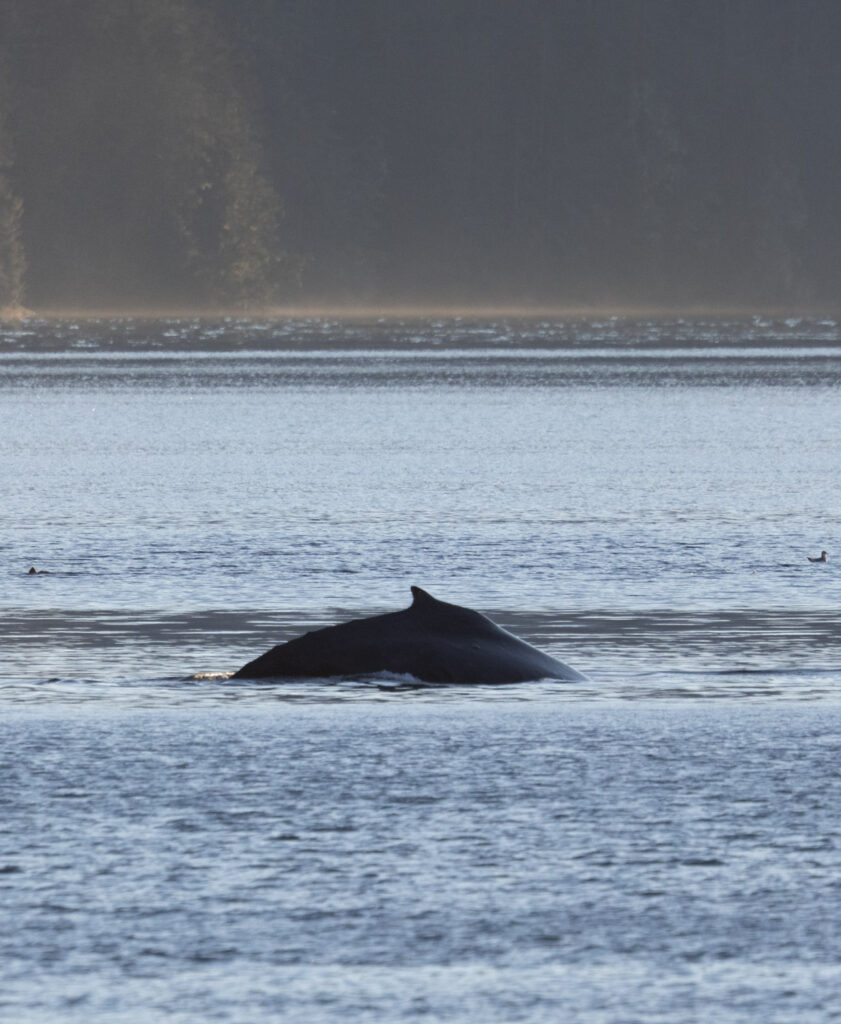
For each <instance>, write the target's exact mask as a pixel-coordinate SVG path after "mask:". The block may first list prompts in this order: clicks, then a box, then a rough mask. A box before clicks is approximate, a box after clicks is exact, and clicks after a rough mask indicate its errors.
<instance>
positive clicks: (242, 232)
mask: <svg viewBox="0 0 841 1024" xmlns="http://www.w3.org/2000/svg"><path fill="white" fill-rule="evenodd" d="M839 44H841V7H839V5H838V4H837V3H835V2H834V0H780V2H776V3H773V4H769V3H767V0H708V2H705V3H689V2H677V3H675V2H673V0H625V2H616V0H591V2H587V3H584V2H579V0H526V2H524V3H518V4H511V3H509V2H506V0H446V2H444V0H423V2H419V0H410V2H406V3H399V4H398V3H394V2H392V0H355V2H351V3H347V2H337V0H307V2H303V0H289V2H285V3H273V2H270V0H246V2H239V0H122V2H120V3H114V2H112V0H76V2H73V3H62V2H46V0H35V2H32V0H2V2H0V56H2V63H0V308H2V307H4V306H5V307H11V308H14V307H17V306H21V305H24V306H29V307H30V308H34V309H38V310H46V309H61V308H77V309H78V308H95V307H109V308H111V309H114V308H124V307H131V308H134V309H136V308H143V307H146V308H152V307H154V308H158V309H160V308H169V309H172V308H180V309H186V308H189V309H208V308H222V307H226V308H227V307H243V306H249V307H251V308H255V307H258V306H264V305H266V304H272V303H280V304H293V305H317V304H319V303H332V304H339V305H349V304H351V305H353V304H360V303H361V304H366V305H377V304H386V305H393V304H396V303H421V304H435V305H441V304H443V305H452V304H453V303H466V304H491V305H495V306H505V305H509V306H524V305H529V304H532V303H534V304H539V305H544V306H555V307H559V306H605V305H610V306H614V307H616V306H632V307H636V308H640V307H645V308H650V307H669V308H676V307H681V306H687V305H691V306H695V307H704V306H706V307H716V308H722V307H769V306H773V307H776V308H781V307H784V306H798V307H803V308H805V307H809V306H814V307H821V308H824V307H832V306H834V305H835V304H836V302H837V294H838V289H839V284H841V265H839V258H838V246H837V238H838V237H839V229H840V228H841V190H839V189H838V187H837V173H836V170H837V167H838V163H839V156H841V104H839V103H838V97H839V95H841V88H839V87H841V64H839V62H838V60H837V54H838V52H839Z"/></svg>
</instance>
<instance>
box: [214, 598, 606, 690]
mask: <svg viewBox="0 0 841 1024" xmlns="http://www.w3.org/2000/svg"><path fill="white" fill-rule="evenodd" d="M412 598H413V600H412V603H411V605H410V606H409V607H408V608H405V609H404V610H403V611H399V612H390V613H389V614H387V615H375V616H373V617H372V618H367V619H354V620H352V621H351V622H343V623H340V624H339V625H337V626H327V627H326V628H324V629H316V630H314V631H313V632H311V633H305V634H304V635H303V636H299V637H296V638H295V639H294V640H290V641H289V642H288V643H285V644H279V645H278V646H277V647H273V648H272V649H271V650H270V651H267V652H266V653H265V654H263V655H261V656H260V657H259V658H255V659H254V661H249V662H248V664H247V665H244V666H243V667H242V668H241V669H240V670H239V671H238V672H235V673H234V676H233V678H234V679H273V678H328V677H330V676H359V675H370V674H372V673H376V672H387V673H390V674H394V675H411V676H414V677H415V678H416V679H420V680H422V681H423V682H427V683H522V682H527V681H529V680H535V679H564V680H568V681H575V680H584V679H585V678H586V677H585V676H582V675H581V674H580V673H579V672H576V671H575V669H572V668H570V667H569V666H568V665H564V663H563V662H561V661H558V660H557V659H555V658H551V657H550V656H549V655H548V654H544V653H543V652H542V651H538V650H537V648H535V647H532V646H531V644H527V643H526V642H525V641H524V640H520V639H519V638H518V637H516V636H514V635H513V634H512V633H508V632H506V631H505V630H504V629H500V627H499V626H497V625H495V623H493V622H491V620H490V619H489V618H487V617H486V616H484V615H482V614H481V613H480V612H475V611H472V610H471V609H470V608H461V607H459V606H458V605H456V604H447V603H446V602H445V601H438V600H436V598H434V597H433V596H432V595H431V594H427V592H426V591H425V590H421V588H420V587H412Z"/></svg>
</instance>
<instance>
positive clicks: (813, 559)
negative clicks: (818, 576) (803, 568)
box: [806, 551, 827, 562]
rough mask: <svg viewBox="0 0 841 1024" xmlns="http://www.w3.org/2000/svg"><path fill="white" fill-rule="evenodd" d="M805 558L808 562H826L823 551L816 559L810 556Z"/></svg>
mask: <svg viewBox="0 0 841 1024" xmlns="http://www.w3.org/2000/svg"><path fill="white" fill-rule="evenodd" d="M806 557H807V558H808V559H809V561H810V562H825V561H826V560H827V554H826V552H825V551H821V553H820V555H819V556H818V557H817V558H812V556H811V555H807V556H806Z"/></svg>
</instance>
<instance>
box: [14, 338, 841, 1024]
mask: <svg viewBox="0 0 841 1024" xmlns="http://www.w3.org/2000/svg"><path fill="white" fill-rule="evenodd" d="M839 385H841V328H839V325H838V324H837V323H835V322H834V321H832V320H805V319H790V320H780V321H770V320H762V319H758V318H753V319H747V320H731V321H713V320H709V321H700V320H674V321H635V320H629V319H622V318H606V319H604V320H601V321H595V320H583V319H570V320H565V321H554V320H537V319H533V320H494V321H491V320H484V321H482V320H468V319H450V320H422V319H417V318H416V319H405V320H402V321H394V320H389V321H385V320H371V321H365V320H361V319H360V320H357V321H352V322H349V323H339V322H336V321H331V320H325V319H317V318H313V319H308V320H304V319H299V320H290V321H278V322H266V323H255V322H251V321H246V320H243V321H222V322H219V323H204V322H200V321H166V322H162V321H140V320H137V321H105V320H103V321H97V322H71V321H65V322H40V321H34V320H33V321H28V322H24V323H23V324H22V325H19V326H17V327H14V328H9V329H7V330H6V331H5V332H2V333H0V480H2V484H3V501H2V503H0V527H1V528H0V553H2V559H0V581H2V583H1V584H0V635H2V637H3V653H4V658H3V667H2V669H0V704H2V708H3V715H2V719H0V736H2V741H0V765H2V771H0V810H2V814H0V888H1V889H2V890H3V892H2V899H0V949H2V957H0V1019H3V1020H5V1019H9V1020H14V1021H26V1022H30V1021H31V1022H42V1021H46V1022H53V1021H60V1022H65V1021H67V1022H73V1021H76V1020H78V1021H82V1020H85V1021H89V1020H103V1021H106V1020H107V1021H108V1022H109V1024H110V1022H116V1021H123V1020H125V1021H138V1020H143V1021H158V1020H160V1021H164V1020H166V1021H197V1022H198V1021H210V1020H221V1021H235V1022H241V1021H248V1020H255V1021H256V1020H267V1019H268V1020H273V1019H277V1020H283V1021H302V1022H303V1021H307V1022H311V1021H314V1022H316V1021H339V1020H342V1021H344V1020H351V1021H388V1020H404V1019H405V1020H435V1021H438V1020H447V1021H476V1020H489V1021H544V1020H546V1021H554V1020H559V1019H566V1020H576V1021H583V1022H588V1024H589V1022H594V1024H595V1022H602V1021H631V1020H633V1021H646V1022H648V1021H651V1022H654V1021H658V1022H659V1021H666V1020H667V1021H669V1022H678V1021H680V1022H682V1021H687V1022H688V1021H709V1020H712V1019H715V1020H722V1021H729V1020H732V1021H754V1020H763V1021H766V1020H767V1021H789V1020H790V1021H815V1022H818V1021H821V1022H823V1021H826V1020H829V1019H832V1018H833V1017H834V1016H837V1015H839V1014H841V1000H840V999H839V996H838V992H839V991H841V985H840V984H839V982H841V978H839V974H841V970H839V968H838V963H839V948H838V946H839V942H841V938H840V937H839V936H841V928H840V927H839V919H838V914H837V913H836V911H835V905H836V903H837V890H838V884H839V883H838V881H837V879H838V878H839V877H841V873H839V867H841V864H840V863H839V861H841V852H839V851H841V844H840V843H839V826H838V824H837V815H836V813H835V811H836V809H837V806H838V799H839V796H841V793H839V786H841V782H839V768H838V764H839V758H838V754H839V750H838V744H839V738H838V737H839V735H841V732H839V725H841V722H839V719H841V705H839V701H838V694H839V684H841V630H839V612H838V608H839V599H841V583H840V582H839V576H838V573H837V572H836V568H835V554H836V552H837V551H838V545H837V544H836V543H835V541H836V537H837V535H838V531H839V522H841V518H840V517H839V513H841V500H839V492H838V487H837V481H838V479H840V478H841V415H839V412H841V410H840V409H839V399H838V394H839V391H838V388H839ZM823 548H825V549H826V550H828V551H829V552H830V558H829V562H828V563H827V564H825V565H824V564H821V565H812V564H810V563H809V562H808V560H807V557H806V556H807V555H816V554H818V553H819V551H820V550H821V549H823ZM30 565H35V566H37V568H39V569H43V570H47V571H48V574H44V575H36V576H29V575H28V574H27V572H26V570H27V569H28V568H29V566H30ZM412 583H416V584H419V585H422V586H424V587H426V588H427V589H429V590H431V592H432V593H433V594H435V595H436V596H438V597H441V598H443V599H445V600H450V601H455V602H458V603H463V604H468V605H470V606H472V607H476V608H480V609H481V610H483V611H486V612H487V613H488V614H490V615H491V616H492V617H493V618H494V619H495V620H496V621H498V622H500V623H501V624H502V625H504V626H506V627H507V628H509V629H511V630H513V631H514V632H516V633H517V634H519V635H521V636H523V637H525V638H526V639H528V640H529V641H531V642H532V643H535V644H537V645H538V646H540V647H542V648H544V649H546V650H547V651H549V652H550V653H551V654H553V655H555V656H557V657H560V658H562V660H564V661H566V662H567V663H569V664H571V665H573V666H574V667H575V668H577V669H579V670H581V671H582V672H584V673H586V675H587V677H588V679H587V681H586V682H585V683H581V684H572V685H571V684H558V683H547V682H544V683H539V684H528V685H521V686H511V687H499V688H464V687H443V688H441V687H427V688H420V689H418V688H416V687H414V686H412V685H410V682H409V681H408V680H405V679H402V680H401V679H388V678H376V679H368V680H366V679H362V680H358V681H354V682H345V683H330V682H323V683H319V682H315V683H300V682H299V683H294V682H289V683H276V684H274V683H273V684H254V683H245V682H233V681H231V680H228V679H227V674H228V673H229V672H231V671H232V670H234V669H235V668H237V667H238V666H239V665H241V664H243V663H244V662H245V661H247V660H249V659H250V658H251V657H253V656H254V655H255V654H257V653H260V652H261V651H262V650H264V649H266V648H267V647H269V646H271V645H273V644H274V643H277V642H279V641H280V640H282V639H285V638H287V637H291V636H294V635H296V634H297V633H300V632H301V631H303V630H305V629H308V628H312V627H313V626H318V625H324V624H327V623H330V622H334V621H338V620H340V619H342V618H348V617H352V616H355V615H360V614H373V613H377V612H381V611H386V610H392V609H396V608H398V607H402V606H404V605H406V604H408V601H409V590H408V588H409V585H410V584H412Z"/></svg>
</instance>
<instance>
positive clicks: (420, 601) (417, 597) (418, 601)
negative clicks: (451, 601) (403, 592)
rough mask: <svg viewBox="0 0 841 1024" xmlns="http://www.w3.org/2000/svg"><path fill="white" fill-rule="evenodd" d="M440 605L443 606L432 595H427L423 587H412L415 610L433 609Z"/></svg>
mask: <svg viewBox="0 0 841 1024" xmlns="http://www.w3.org/2000/svg"><path fill="white" fill-rule="evenodd" d="M438 604H441V602H440V601H437V600H436V599H435V598H434V597H433V596H432V594H427V592H426V591H425V590H423V589H421V587H412V607H413V608H433V607H434V606H435V605H438Z"/></svg>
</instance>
